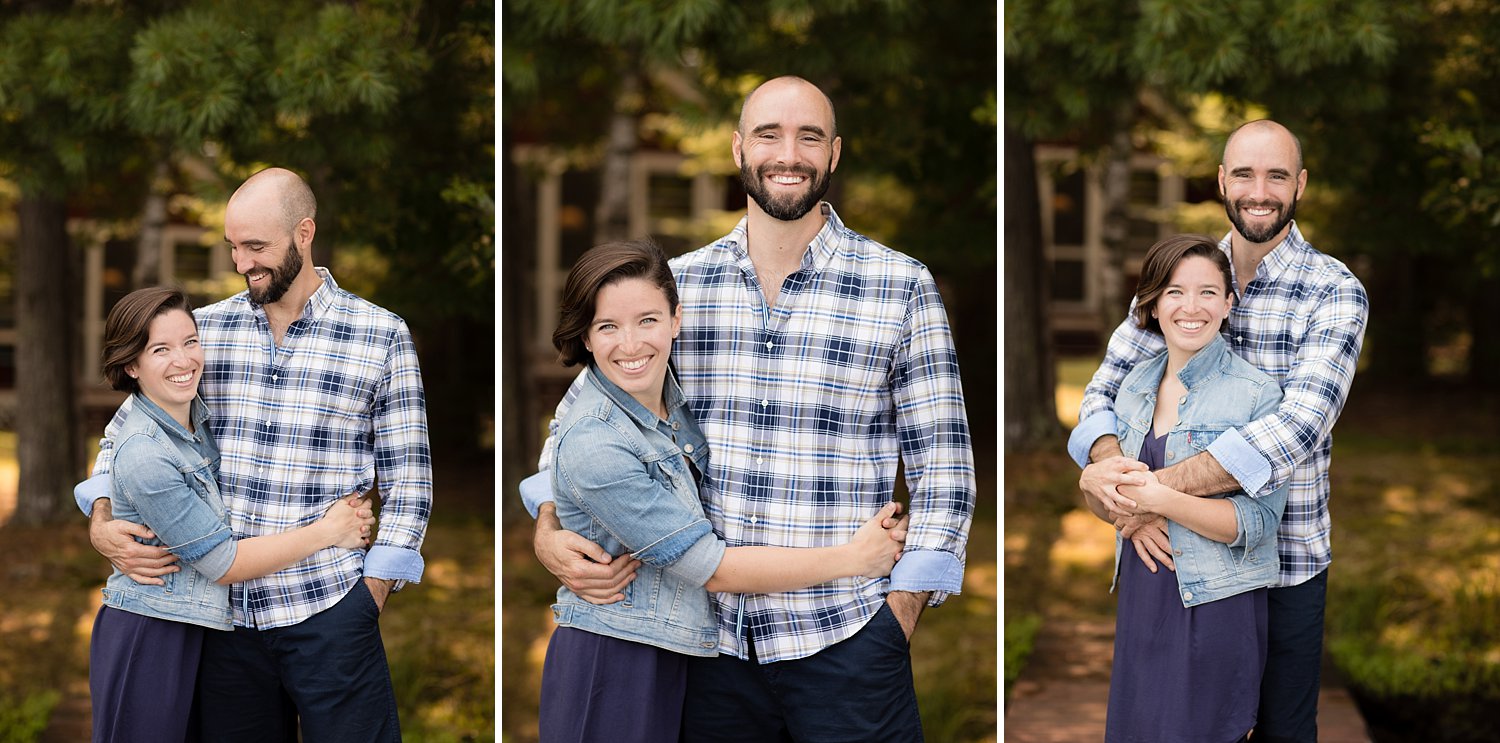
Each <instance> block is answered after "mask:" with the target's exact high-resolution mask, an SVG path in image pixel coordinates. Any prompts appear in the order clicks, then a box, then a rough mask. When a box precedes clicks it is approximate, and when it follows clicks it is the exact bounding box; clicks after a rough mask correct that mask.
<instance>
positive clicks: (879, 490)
mask: <svg viewBox="0 0 1500 743" xmlns="http://www.w3.org/2000/svg"><path fill="white" fill-rule="evenodd" d="M842 148H843V141H842V139H841V138H840V137H839V135H838V132H837V129H836V123H835V118H834V111H833V104H832V103H831V102H830V100H829V98H828V96H827V95H825V94H824V93H823V91H821V90H819V89H818V88H817V87H816V86H814V85H813V84H811V83H809V82H808V81H806V80H803V79H801V78H796V77H781V78H776V79H774V80H771V81H769V82H766V83H765V84H763V85H761V86H760V87H758V88H756V89H755V90H754V91H753V92H752V93H751V94H750V95H749V96H748V97H747V98H746V100H745V103H744V106H743V108H742V110H741V115H740V120H739V126H738V128H737V130H736V131H735V133H734V136H733V140H732V141H731V143H730V151H731V154H732V155H733V157H734V162H735V164H736V165H737V166H738V167H739V169H740V178H741V181H742V183H743V184H744V187H745V192H746V193H747V194H748V195H749V197H750V198H749V204H748V205H747V207H746V212H747V213H746V215H745V218H744V219H742V220H741V221H740V223H739V225H738V226H736V227H735V228H734V231H733V232H731V233H729V235H727V236H725V237H724V238H722V239H720V240H718V241H717V242H715V243H713V244H711V245H709V246H707V247H704V248H701V249H699V250H696V251H693V252H691V253H688V254H686V255H683V256H679V257H678V258H675V259H673V261H672V270H673V273H674V274H675V275H676V278H677V284H678V291H679V293H680V296H681V298H682V310H683V320H682V332H681V336H680V337H679V339H678V340H677V342H676V344H675V345H674V347H673V351H672V361H673V363H674V365H675V367H676V370H677V373H678V375H679V378H680V381H681V385H682V389H683V391H684V393H685V394H686V395H687V397H688V400H689V403H690V404H691V406H692V409H693V411H694V413H695V414H696V415H697V416H698V417H699V422H700V423H701V424H702V426H703V431H704V434H705V436H706V437H707V439H708V444H709V449H710V455H709V466H708V471H707V472H706V473H704V474H705V477H704V480H703V484H702V486H701V487H700V491H699V493H700V496H701V497H702V498H703V501H704V510H705V511H706V513H707V515H708V518H709V520H710V521H711V522H712V524H713V526H714V531H715V532H716V533H718V534H719V535H720V536H722V537H723V538H724V539H725V540H726V541H727V542H728V544H729V545H730V546H740V545H770V546H779V547H813V546H823V545H831V544H838V543H842V542H843V541H845V540H847V539H848V537H849V535H850V534H852V533H853V532H854V530H855V528H856V527H858V526H859V524H860V523H862V522H863V521H864V520H865V519H868V518H869V517H870V516H871V515H873V514H874V513H875V512H876V511H878V510H879V508H880V506H881V504H883V503H885V502H886V501H888V500H890V499H891V498H892V496H893V495H894V491H895V475H896V467H897V464H898V461H899V462H900V463H901V464H903V465H904V466H905V472H906V477H907V485H908V489H909V492H910V493H911V502H910V509H909V511H910V515H911V524H910V530H909V532H908V534H907V540H906V547H905V551H904V552H903V554H902V557H901V561H900V562H899V563H898V564H897V566H896V569H895V570H894V571H893V572H892V573H891V575H890V577H889V578H882V579H851V580H843V581H837V582H834V583H828V584H824V585H821V586H816V587H813V588H810V589H807V590H802V591H790V592H786V593H775V594H754V595H740V594H724V593H721V594H713V595H712V599H713V604H714V607H715V609H716V610H717V613H718V620H719V653H720V654H719V655H718V657H715V658H692V659H690V660H688V661H687V664H688V667H687V697H686V699H685V701H684V708H683V717H684V723H683V731H684V737H685V739H686V740H689V741H765V740H788V739H790V740H797V741H822V740H859V741H883V740H888V741H901V742H902V743H909V742H910V741H914V740H920V739H921V735H922V730H921V720H920V717H919V715H918V712H917V705H916V695H915V692H914V690H913V687H912V678H911V664H910V656H909V652H908V642H909V640H910V638H911V635H912V633H913V632H914V631H915V629H916V625H917V620H918V617H919V616H920V614H921V612H922V609H923V607H924V606H929V605H931V606H935V605H937V604H939V603H941V602H942V601H943V600H944V598H945V597H946V596H947V595H948V594H950V593H957V592H958V591H959V589H960V588H961V586H962V578H963V561H964V546H965V543H966V542H967V539H968V531H969V524H970V520H971V518H972V515H973V509H974V497H975V494H974V465H973V455H972V451H971V446H970V442H969V429H968V422H967V418H966V415H965V410H964V404H963V390H962V388H961V386H960V383H959V376H958V363H957V360H956V357H955V355H954V351H953V341H952V335H951V333H950V332H949V328H948V320H947V316H946V315H945V313H944V311H943V305H942V299H941V298H940V297H939V296H938V292H937V287H936V285H935V284H934V282H933V279H932V275H931V274H930V273H929V272H928V270H927V268H926V267H925V266H923V265H922V264H920V263H918V262H917V261H915V260H912V259H911V258H909V257H907V256H905V255H902V254H900V253H898V252H896V251H894V250H891V249H890V248H887V247H885V246H883V245H880V244H878V243H876V242H874V241H873V240H870V239H868V238H866V237H864V236H862V235H859V234H857V233H855V232H854V231H852V230H850V229H848V228H847V227H845V226H844V225H843V223H842V222H841V221H840V220H839V217H838V215H837V214H836V213H835V212H834V210H833V207H832V206H831V205H830V204H828V203H826V202H824V201H823V200H822V199H823V196H824V195H825V194H826V193H827V191H828V185H829V182H830V179H831V178H832V176H833V173H834V171H835V170H837V168H838V166H839V159H840V155H841V154H842ZM576 386H577V385H576V384H575V388H576ZM574 394H575V393H572V392H570V394H569V396H568V397H567V398H566V399H565V400H564V402H563V404H562V405H561V406H559V408H558V410H557V420H561V419H562V417H563V415H564V413H565V412H566V411H567V408H568V402H569V401H570V400H571V399H572V397H573V395H574ZM555 424H556V421H554V425H555ZM550 464H551V440H550V439H549V441H548V444H547V447H546V449H545V451H544V453H543V455H542V462H541V466H542V467H543V468H546V467H548V466H550ZM549 477H550V473H548V472H543V473H540V474H538V475H537V476H534V477H533V478H529V479H528V480H527V482H526V483H523V487H522V490H523V495H524V496H526V498H527V506H528V508H531V509H532V512H533V513H537V512H538V508H540V516H539V518H538V521H537V530H536V552H537V556H538V558H539V559H540V560H541V561H542V563H543V564H544V565H545V566H546V567H547V569H548V570H550V571H551V572H552V573H553V574H554V575H557V576H558V578H559V579H560V580H562V581H563V583H564V584H566V585H567V586H568V587H569V588H570V589H572V590H574V591H575V592H576V593H579V594H580V595H584V596H585V597H588V598H590V599H591V600H593V601H595V602H606V601H609V600H612V599H613V600H619V599H621V598H623V597H624V596H625V593H627V592H629V591H630V590H631V589H630V587H629V586H628V582H629V581H630V579H631V578H632V571H633V561H631V560H629V559H628V555H627V556H623V557H622V556H612V555H609V554H607V553H605V552H604V551H603V550H601V549H599V547H598V546H597V545H595V544H593V543H591V542H589V541H587V540H586V539H584V538H583V537H581V536H579V535H577V534H573V533H572V532H566V531H561V530H560V529H559V528H558V522H557V518H556V516H555V515H554V514H553V512H552V504H551V503H550V499H551V483H550V479H549ZM540 501H547V502H543V503H541V505H540V506H538V502H540ZM593 631H596V632H597V630H593ZM599 672H600V673H602V674H614V676H613V677H611V676H608V675H606V676H605V677H603V678H600V677H595V678H593V679H592V680H590V682H591V683H629V681H628V679H629V675H630V673H631V672H632V671H631V669H629V668H604V669H600V671H599ZM548 673H549V672H548V671H547V670H544V672H543V679H542V686H543V689H542V693H543V700H544V701H543V715H542V729H543V737H544V739H546V740H568V739H570V738H568V737H566V736H567V732H566V729H567V727H568V726H569V725H570V724H571V723H570V720H573V719H576V716H575V717H569V716H568V714H562V713H559V714H556V715H553V714H550V710H549V709H548V704H549V702H548V699H549V698H553V699H556V698H566V697H567V696H568V695H569V694H570V693H571V694H574V695H581V694H582V693H583V690H582V689H581V688H577V687H578V686H581V684H582V682H573V685H572V688H558V686H554V685H552V683H553V682H550V681H549V676H548ZM831 689H837V693H832V694H830V693H829V690H831ZM551 731H555V733H552V732H551ZM549 733H551V734H555V735H556V736H558V737H551V738H549V737H548V735H549Z"/></svg>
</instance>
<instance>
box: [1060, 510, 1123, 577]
mask: <svg viewBox="0 0 1500 743" xmlns="http://www.w3.org/2000/svg"><path fill="white" fill-rule="evenodd" d="M1114 560H1115V530H1114V528H1113V527H1111V526H1110V525H1109V524H1106V523H1104V522H1103V521H1100V520H1099V519H1098V518H1097V517H1096V516H1094V514H1092V513H1089V512H1088V511H1084V510H1082V509H1079V510H1076V511H1071V512H1069V513H1067V514H1065V515H1064V516H1063V517H1062V536H1061V537H1060V538H1059V539H1058V540H1057V542H1056V543H1054V544H1053V545H1052V564H1053V565H1056V566H1057V567H1059V568H1062V569H1064V570H1066V569H1068V568H1082V569H1085V570H1099V569H1101V568H1102V569H1105V570H1108V569H1109V566H1111V565H1112V564H1114Z"/></svg>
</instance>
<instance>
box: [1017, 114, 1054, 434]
mask: <svg viewBox="0 0 1500 743" xmlns="http://www.w3.org/2000/svg"><path fill="white" fill-rule="evenodd" d="M1005 198H1006V201H1007V204H1006V209H1005V242H1004V243H1003V244H1004V246H1005V447H1006V448H1007V449H1010V448H1012V447H1021V448H1026V447H1030V446H1035V445H1038V444H1040V443H1042V442H1044V441H1050V440H1052V439H1053V438H1055V437H1056V436H1057V434H1058V433H1060V429H1059V424H1058V421H1057V402H1056V400H1057V398H1056V394H1057V393H1056V387H1057V385H1056V382H1055V377H1056V369H1055V365H1054V363H1053V352H1052V334H1051V332H1050V323H1049V321H1048V318H1049V316H1050V311H1049V306H1050V303H1051V300H1052V291H1051V285H1050V282H1049V276H1048V274H1049V272H1048V270H1047V260H1046V256H1045V255H1044V250H1045V246H1044V245H1043V244H1042V212H1041V203H1040V199H1039V197H1038V194H1037V180H1036V159H1035V155H1034V154H1033V151H1032V146H1031V142H1030V141H1029V140H1027V139H1026V138H1024V137H1022V136H1021V135H1020V134H1019V133H1018V132H1017V131H1016V130H1014V129H1012V128H1010V127H1006V128H1005Z"/></svg>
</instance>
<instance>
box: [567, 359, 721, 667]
mask: <svg viewBox="0 0 1500 743" xmlns="http://www.w3.org/2000/svg"><path fill="white" fill-rule="evenodd" d="M663 392H664V397H665V400H666V407H667V413H668V415H667V420H665V421H663V420H661V419H660V418H657V417H656V415H655V414H654V413H652V412H650V411H648V410H647V409H646V407H645V406H643V405H641V404H640V402H638V401H637V400H636V399H635V398H633V397H631V396H630V395H629V394H628V393H626V392H625V391H624V390H622V389H620V388H619V387H617V386H615V384H614V383H612V382H610V381H609V380H608V379H607V378H605V376H604V375H603V374H602V373H601V372H600V371H599V369H598V368H597V367H594V366H591V367H590V368H589V373H588V383H587V384H585V385H583V388H582V392H580V393H579V395H578V399H577V400H576V401H575V402H574V403H573V407H572V408H571V409H570V410H569V411H568V414H567V416H566V417H564V418H563V420H562V422H561V423H560V424H559V426H558V434H557V436H558V439H557V459H556V464H555V466H554V467H553V468H552V473H553V474H552V487H553V491H554V495H555V497H556V507H557V517H558V520H560V521H561V522H562V526H563V528H564V529H567V530H569V531H573V532H577V533H578V534H581V535H583V536H584V537H587V538H588V539H590V540H592V541H594V542H595V543H597V544H598V545H599V546H600V547H602V548H604V549H605V550H606V551H607V552H609V553H610V554H611V555H621V554H624V553H627V552H628V553H630V554H631V555H633V556H634V557H635V558H637V559H639V560H640V561H641V566H640V568H639V569H638V570H637V572H636V578H635V580H634V581H633V582H631V583H630V584H629V585H628V586H626V587H625V599H624V600H623V601H620V602H617V603H614V604H609V605H606V606H598V605H595V604H590V603H588V602H587V601H584V600H583V599H581V598H579V597H578V596H576V595H575V594H574V593H573V592H572V591H570V590H568V589H567V588H566V587H564V588H559V589H558V591H557V603H556V604H553V605H552V613H553V617H554V618H555V619H556V620H557V624H558V625H559V626H563V627H576V628H578V629H581V630H585V631H588V632H593V633H595V634H600V635H605V636H608V637H614V638H618V639H621V640H630V641H633V642H639V643H644V644H647V645H653V646H656V647H660V648H665V649H667V650H672V651H676V652H679V653H684V654H688V655H699V656H713V655H717V654H718V652H719V650H718V647H719V631H718V626H717V624H716V621H715V617H714V613H713V612H712V611H711V609H710V607H709V602H708V592H707V591H705V590H704V589H703V585H704V584H705V583H707V582H708V579H709V578H710V577H711V576H713V574H714V571H715V570H717V569H718V567H719V562H720V561H721V560H722V559H723V558H724V549H725V545H724V542H723V541H722V540H720V539H719V538H718V537H717V536H715V535H714V533H713V527H712V526H710V525H709V522H708V519H707V518H706V517H705V516H704V513H703V504H702V503H701V502H700V501H699V500H698V483H697V481H696V479H695V478H696V477H697V476H699V473H703V472H706V471H707V466H708V445H707V443H706V442H705V440H704V438H703V433H702V431H700V430H699V429H698V424H697V422H696V421H694V420H693V415H692V411H691V410H690V409H689V408H688V406H687V402H686V401H685V400H684V399H683V396H682V390H681V389H680V388H679V387H678V386H677V380H676V379H675V378H674V376H673V375H672V374H670V373H669V374H668V375H667V379H666V384H665V387H664V390H663ZM687 459H691V460H692V463H693V465H692V466H693V467H696V468H697V472H694V471H693V470H692V469H691V468H690V467H689V466H688V462H687Z"/></svg>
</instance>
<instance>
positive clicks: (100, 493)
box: [73, 472, 109, 516]
mask: <svg viewBox="0 0 1500 743" xmlns="http://www.w3.org/2000/svg"><path fill="white" fill-rule="evenodd" d="M108 497H109V473H108V472H106V473H104V474H102V475H94V476H93V477H90V478H89V479H87V480H84V481H83V482H80V483H78V484H77V485H74V486H73V500H74V501H76V502H77V503H78V510H80V511H83V515H85V516H93V515H94V501H96V500H99V499H100V498H108Z"/></svg>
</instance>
